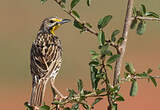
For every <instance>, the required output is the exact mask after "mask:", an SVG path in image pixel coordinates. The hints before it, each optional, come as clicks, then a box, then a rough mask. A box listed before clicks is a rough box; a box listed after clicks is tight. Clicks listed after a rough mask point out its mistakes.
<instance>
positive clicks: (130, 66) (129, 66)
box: [125, 63, 135, 74]
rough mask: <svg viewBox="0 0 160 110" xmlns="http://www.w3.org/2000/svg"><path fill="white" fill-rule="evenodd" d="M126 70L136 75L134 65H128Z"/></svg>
mask: <svg viewBox="0 0 160 110" xmlns="http://www.w3.org/2000/svg"><path fill="white" fill-rule="evenodd" d="M125 69H126V70H127V71H128V72H129V73H131V74H134V73H135V69H134V66H133V64H131V63H126V65H125Z"/></svg>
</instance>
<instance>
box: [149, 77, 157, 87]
mask: <svg viewBox="0 0 160 110" xmlns="http://www.w3.org/2000/svg"><path fill="white" fill-rule="evenodd" d="M149 79H151V81H152V83H153V84H154V86H155V87H157V82H156V79H155V78H154V77H152V76H149Z"/></svg>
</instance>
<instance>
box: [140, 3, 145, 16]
mask: <svg viewBox="0 0 160 110" xmlns="http://www.w3.org/2000/svg"><path fill="white" fill-rule="evenodd" d="M141 12H142V13H143V15H145V14H146V7H145V5H143V4H141Z"/></svg>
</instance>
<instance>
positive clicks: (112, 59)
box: [107, 54, 120, 64]
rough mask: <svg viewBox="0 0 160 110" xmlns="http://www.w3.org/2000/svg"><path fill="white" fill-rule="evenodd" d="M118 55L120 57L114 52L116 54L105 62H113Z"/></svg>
mask: <svg viewBox="0 0 160 110" xmlns="http://www.w3.org/2000/svg"><path fill="white" fill-rule="evenodd" d="M119 57H120V55H119V54H116V55H113V56H111V57H110V58H109V59H108V60H107V64H111V63H114V62H115V61H116V60H117V59H118V58H119Z"/></svg>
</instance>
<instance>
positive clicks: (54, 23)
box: [40, 17, 71, 35]
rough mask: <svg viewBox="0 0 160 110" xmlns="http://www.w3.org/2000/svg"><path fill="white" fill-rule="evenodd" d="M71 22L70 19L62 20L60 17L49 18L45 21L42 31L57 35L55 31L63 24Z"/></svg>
mask: <svg viewBox="0 0 160 110" xmlns="http://www.w3.org/2000/svg"><path fill="white" fill-rule="evenodd" d="M70 21H71V20H69V19H62V18H58V17H49V18H46V19H44V20H43V23H42V25H41V28H40V30H43V31H47V32H51V33H52V34H53V35H55V33H54V32H55V30H56V29H58V28H59V27H60V26H61V25H62V24H64V23H68V22H70Z"/></svg>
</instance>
